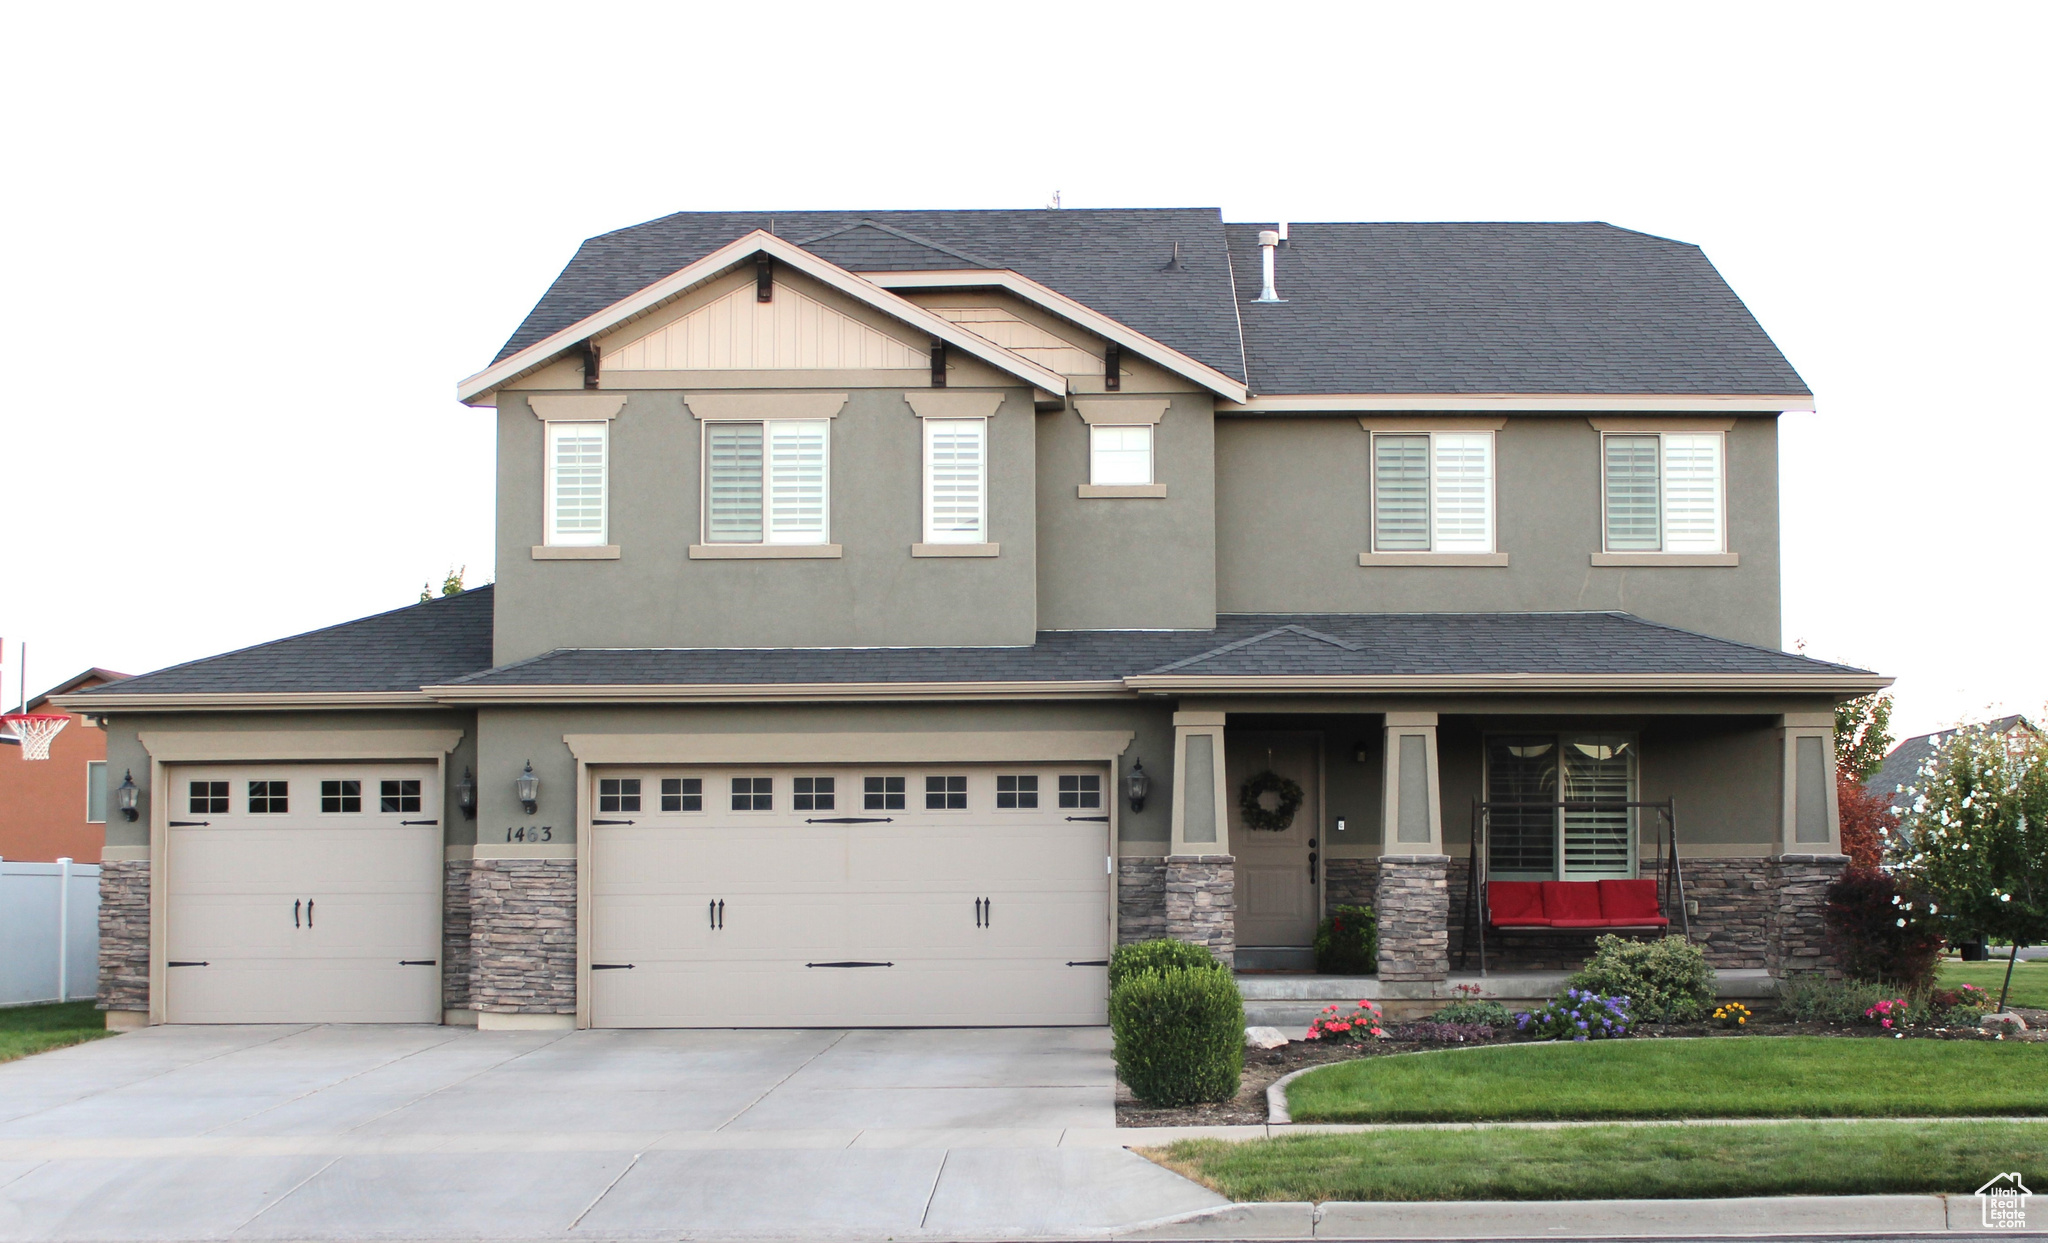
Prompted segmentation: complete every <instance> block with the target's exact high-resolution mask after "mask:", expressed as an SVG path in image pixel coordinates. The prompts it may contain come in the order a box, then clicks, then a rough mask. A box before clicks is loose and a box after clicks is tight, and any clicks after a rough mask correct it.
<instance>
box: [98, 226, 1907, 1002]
mask: <svg viewBox="0 0 2048 1243" xmlns="http://www.w3.org/2000/svg"><path fill="white" fill-rule="evenodd" d="M458 395H459V397H460V398H461V400H462V401H463V402H465V403H467V404H468V405H470V406H472V407H475V408H476V409H477V410H478V411H479V412H480V413H482V414H483V415H484V417H490V418H492V419H494V420H495V421H496V426H497V444H498V453H497V485H498V486H497V505H498V508H497V539H498V547H497V556H498V564H497V580H496V583H495V585H494V586H492V587H488V588H485V589H482V590H476V591H471V592H468V593H466V594H464V595H460V596H456V597H453V598H448V599H441V600H435V601H433V602H432V603H427V604H422V605H419V606H417V607H413V608H405V609H399V610H397V611H394V612H390V613H384V614H380V615H378V616H374V617H368V618H364V619H362V620H359V621H354V622H349V623H346V624H344V625H340V626H336V627H333V628H330V629H327V630H321V631H316V632H313V633H310V634H305V635H300V636H297V637H295V638H289V639H283V640H280V641H278V642H275V643H270V644H265V645H263V646H260V647H256V648H251V649H247V650H244V651H240V652H233V653H229V654H227V655H223V656H217V657H213V658H211V659H207V660H202V661H197V662H194V663H191V664H187V665H182V666H178V667H176V668H172V669H166V670H163V671H160V672H157V673H153V674H148V675H145V676H142V677H138V678H135V679H132V680H130V681H126V682H122V683H120V684H118V685H115V686H110V687H105V688H101V689H98V690H95V691H91V692H89V693H84V694H78V695H72V696H68V697H66V698H65V699H64V701H63V702H64V704H65V706H66V707H72V708H76V709H78V710H81V711H87V712H91V713H93V714H94V715H95V716H96V717H99V718H101V719H103V720H104V721H105V722H106V727H107V730H108V736H109V750H108V759H109V763H110V771H112V772H122V773H129V774H132V776H133V780H134V782H135V784H136V785H137V786H138V787H139V793H138V796H137V797H136V800H135V803H136V808H137V811H136V818H135V819H134V820H133V821H126V820H117V821H114V822H111V823H110V825H109V831H108V839H107V848H106V851H105V856H104V857H105V859H106V860H107V862H106V864H105V865H104V866H105V872H104V877H105V882H104V883H105V896H106V905H105V910H106V916H105V919H104V928H105V930H104V933H103V945H104V947H105V950H104V957H105V967H104V973H103V974H104V979H103V984H102V989H103V991H102V998H103V1000H102V1004H103V1005H104V1006H105V1007H107V1008H108V1009H109V1010H110V1011H113V1012H114V1013H112V1014H110V1016H109V1017H110V1021H112V1022H116V1023H134V1022H142V1021H171V1022H209V1021H236V1022H242V1021H264V1020H314V1019H335V1020H354V1021H432V1020H435V1019H439V1018H443V1017H444V1015H445V1018H446V1020H447V1021H450V1022H477V1023H480V1024H482V1025H484V1026H487V1027H529V1028H530V1027H565V1026H570V1025H589V1026H776V1025H827V1024H831V1025H838V1024H850V1025H862V1024H870V1025H898V1024H1059V1023H1079V1024H1090V1023H1100V1022H1103V1021H1104V1017H1105V998H1104V992H1105V982H1104V971H1103V967H1104V960H1105V959H1106V958H1107V956H1108V953H1109V950H1110V947H1111V946H1112V945H1114V944H1116V943H1118V942H1119V941H1129V940H1133V939H1139V938H1146V937H1154V936H1160V935H1170V936H1175V937H1182V938H1187V939H1191V940H1195V941H1199V942H1202V943H1206V944H1208V945H1210V946H1211V947H1213V948H1214V950H1215V951H1216V952H1217V953H1218V954H1220V955H1223V956H1226V957H1230V956H1232V955H1234V956H1235V958H1236V961H1237V962H1238V964H1239V965H1240V966H1265V967H1281V968H1285V967H1301V966H1306V965H1307V957H1308V947H1309V945H1310V944H1311V941H1312V938H1313V934H1314V929H1315V926H1316V923H1317V920H1318V918H1319V916H1320V915H1321V913H1322V912H1323V911H1324V910H1325V909H1326V908H1327V907H1329V906H1330V905H1332V904H1334V903H1339V902H1360V901H1364V902H1376V903H1377V904H1378V906H1379V908H1380V915H1381V921H1382V934H1383V935H1382V958H1381V966H1382V975H1383V978H1384V979H1385V980H1387V981H1389V982H1390V984H1405V985H1409V986H1413V987H1416V988H1422V989H1427V988H1428V987H1431V986H1432V984H1433V982H1435V981H1441V980H1442V979H1443V978H1444V975H1445V973H1446V971H1447V970H1448V967H1449V962H1448V958H1449V955H1450V953H1451V951H1452V949H1453V943H1454V941H1456V940H1458V939H1459V938H1461V937H1462V935H1463V932H1464V931H1465V929H1466V928H1467V927H1469V926H1472V924H1471V920H1472V919H1473V918H1474V917H1473V916H1472V915H1470V914H1469V913H1468V895H1471V894H1473V892H1474V890H1475V889H1476V888H1477V885H1476V882H1477V881H1478V880H1480V879H1482V878H1491V879H1492V880H1493V881H1499V880H1557V881H1573V880H1594V879H1618V878H1634V877H1639V876H1640V877H1655V878H1659V879H1660V880H1668V878H1669V877H1670V863H1669V860H1670V857H1671V850H1672V840H1673V838H1672V822H1673V821H1674V820H1675V821H1676V823H1677V830H1678V831H1677V836H1676V843H1677V851H1678V853H1679V855H1680V856H1681V857H1682V858H1683V860H1684V868H1685V877H1686V879H1687V881H1688V883H1689V885H1690V888H1688V890H1687V891H1686V893H1687V894H1688V895H1689V896H1688V897H1686V898H1683V899H1681V898H1679V897H1678V896H1677V894H1676V890H1675V888H1673V887H1670V886H1668V885H1667V887H1666V889H1665V890H1663V891H1661V894H1662V896H1660V899H1659V900H1660V902H1662V903H1664V909H1665V910H1666V913H1667V915H1669V916H1671V917H1673V918H1674V922H1677V923H1680V924H1681V925H1685V924H1689V926H1690V930H1691V933H1692V935H1693V936H1694V937H1695V938H1697V939H1700V940H1702V941H1703V942H1704V943H1705V944H1706V946H1707V947H1708V950H1709V952H1710V954H1711V955H1713V957H1714V958H1715V960H1716V961H1717V962H1720V963H1722V964H1724V965H1730V966H1764V965H1769V966H1771V967H1772V968H1773V969H1774V970H1778V971H1792V970H1797V969H1800V968H1801V967H1803V966H1811V965H1812V956H1813V952H1814V951H1813V947H1812V944H1811V931H1812V922H1813V911H1814V903H1815V894H1816V887H1817V884H1818V882H1819V880H1821V879H1824V878H1825V877H1826V876H1827V875H1829V874H1830V870H1831V869H1832V868H1834V867H1838V866H1839V863H1840V859H1839V857H1838V855H1837V840H1838V834H1837V829H1836V819H1835V814H1834V808H1833V791H1834V779H1833V772H1832V766H1833V765H1832V755H1833V749H1832V737H1831V725H1832V721H1833V715H1832V713H1833V708H1834V706H1835V704H1836V703H1837V702H1838V701H1839V700H1842V699H1844V698H1847V697H1850V696H1854V695H1858V694H1862V693H1865V692H1868V691H1870V690H1873V689H1876V688H1878V687H1881V686H1883V685H1886V684H1887V679H1885V678H1882V677H1879V676H1876V675H1874V674H1871V673H1867V672H1864V671H1861V670H1856V669H1851V668H1846V667H1843V666H1840V665H1834V664H1828V663H1824V662H1821V661H1818V660H1812V659H1806V658H1804V657H1801V656H1797V655H1791V654H1788V653H1786V652H1784V651H1782V650H1781V649H1780V648H1779V641H1780V635H1779V560H1778V469H1779V468H1778V456H1777V420H1778V417H1779V415H1780V414H1781V413H1783V412H1786V411H1800V410H1809V409H1811V408H1812V399H1811V397H1810V395H1809V394H1808V392H1807V389H1806V386H1805V385H1804V384H1803V383H1802V382H1801V380H1800V378H1799V376H1798V375H1797V374H1796V373H1795V372H1794V371H1793V369H1792V367H1791V366H1790V365H1789V364H1788V363H1787V362H1786V360H1785V359H1784V357H1783V356H1782V355H1781V354H1780V353H1779V351H1778V350H1777V348H1776V347H1775V346H1774V345H1773V344H1772V343H1771V341H1770V339H1769V338H1768V337H1767V336H1766V335H1765V334H1764V332H1763V331H1762V329H1761V328H1760V327H1759V326H1758V324H1757V323H1756V321H1755V320H1754V318H1753V317H1752V316H1751V315H1750V314H1749V312H1748V311H1747V310H1746V309H1745V308H1744V306H1743V305H1742V303H1741V302H1740V301H1739V300H1738V299H1737V298H1736V296H1735V294H1734V293H1733V292H1732V291H1731V290H1730V289H1729V288H1728V286H1727V285H1726V284H1725V283H1724V282H1723V281H1722V279H1721V278H1720V276H1719V275H1718V274H1717V273H1716V272H1715V270H1714V268H1713V267H1712V266H1711V265H1710V264H1709V263H1708V262H1707V259H1706V258H1705V256H1704V255H1702V254H1701V252H1700V251H1699V249H1698V248H1696V247H1694V246H1690V245H1685V244H1682V243H1678V242H1673V241H1670V240H1667V239H1664V238H1659V237H1653V236H1649V235H1646V234H1642V233H1635V232H1630V231H1628V230H1624V229H1617V228H1613V227H1611V226H1608V225H1603V224H1357V223H1328V224H1296V225H1294V226H1293V228H1292V229H1291V231H1290V230H1289V229H1288V228H1287V227H1285V226H1280V227H1277V228H1274V229H1266V228H1263V227H1261V226H1258V225H1248V224H1231V223H1226V222H1225V221H1223V220H1222V218H1221V216H1220V213H1218V212H1216V211H1214V210H1193V209H1190V210H1156V211H1155V210H1142V211H1122V210H1118V211H918V212H870V213H859V212H791V213H776V214H772V215H771V214H766V213H731V212H728V213H685V214H680V215H675V216H669V217H664V218H662V219H659V220H655V221H651V222H649V223H646V224H642V225H638V226H635V227H632V228H628V229H622V230H620V231H618V232H615V233H609V234H605V235H603V236H600V237H596V238H592V239H591V240H589V241H587V242H585V243H584V244H583V246H582V248H581V249H580V250H579V251H578V252H577V254H576V256H575V258H574V259H572V260H571V261H570V263H569V265H568V267H567V268H566V269H565V270H564V271H563V272H562V274H561V276H560V277H559V278H558V279H557V280H556V282H555V283H554V285H553V286H552V287H551V288H550V289H549V290H548V291H547V293H546V294H545V295H544V296H543V297H542V298H541V300H540V302H539V304H538V305H537V306H536V307H535V308H534V309H533V311H532V312H531V313H530V314H529V315H528V316H527V318H526V321H525V322H524V323H523V324H521V325H520V326H519V328H518V330H517V331H516V332H514V333H513V334H512V337H511V339H510V340H509V341H508V342H507V343H506V345H505V347H504V349H503V350H502V351H501V352H500V354H499V356H498V357H497V358H496V359H495V360H493V361H492V362H491V363H490V365H489V366H487V367H485V368H484V369H483V370H481V371H479V372H478V373H477V374H475V375H473V376H471V377H470V378H468V379H466V380H464V381H462V382H461V384H460V385H459V388H458ZM1475 872H1477V873H1479V875H1475ZM1687 903H1689V904H1690V905H1684V904H1687ZM1480 905H1481V906H1482V907H1483V905H1484V904H1483V903H1481V904H1480ZM1681 905H1684V909H1683V910H1682V911H1681V910H1680V909H1678V908H1679V906H1681ZM1478 918H1480V919H1482V920H1483V918H1484V914H1483V911H1482V913H1481V914H1480V915H1479V916H1478ZM1584 939H1585V938H1584V937H1581V938H1580V940H1579V941H1578V942H1570V941H1569V939H1568V938H1567V939H1566V940H1562V941H1561V940H1557V939H1551V940H1542V941H1540V942H1539V941H1536V940H1532V941H1531V942H1530V945H1529V946H1527V947H1524V949H1523V950H1522V951H1518V950H1517V947H1516V944H1515V943H1514V940H1513V938H1506V939H1505V940H1503V939H1502V938H1500V937H1496V939H1495V940H1496V948H1495V950H1494V952H1495V953H1496V954H1505V956H1506V957H1505V960H1504V961H1507V962H1508V963H1509V964H1510V965H1512V964H1513V963H1514V962H1515V961H1517V960H1516V958H1515V955H1516V954H1517V952H1523V953H1525V958H1524V959H1523V960H1522V961H1533V960H1535V959H1539V958H1545V957H1546V956H1549V957H1554V956H1555V955H1556V954H1558V953H1559V952H1562V951H1560V950H1559V948H1558V947H1559V946H1561V945H1568V944H1572V945H1576V949H1572V950H1570V951H1569V952H1571V953H1580V954H1582V953H1583V952H1584V951H1585V945H1584ZM1457 948H1460V949H1462V948H1464V947H1463V946H1462V945H1459V946H1457Z"/></svg>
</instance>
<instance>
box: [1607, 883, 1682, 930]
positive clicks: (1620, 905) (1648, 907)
mask: <svg viewBox="0 0 2048 1243" xmlns="http://www.w3.org/2000/svg"><path fill="white" fill-rule="evenodd" d="M1600 914H1601V917H1602V918H1604V919H1605V920H1606V921H1607V925H1608V927H1610V928H1668V927H1670V926H1671V921H1670V920H1668V919H1666V918H1665V917H1664V916H1662V915H1660V914H1658V913H1657V882H1656V881H1655V880H1603V881H1601V882H1600Z"/></svg>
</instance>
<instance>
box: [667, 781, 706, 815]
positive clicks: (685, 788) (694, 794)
mask: <svg viewBox="0 0 2048 1243" xmlns="http://www.w3.org/2000/svg"><path fill="white" fill-rule="evenodd" d="M661 809H662V810H663V811H703V810H704V779H703V778H702V777H663V778H662V779H661Z"/></svg>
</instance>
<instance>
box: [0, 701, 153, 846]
mask: <svg viewBox="0 0 2048 1243" xmlns="http://www.w3.org/2000/svg"><path fill="white" fill-rule="evenodd" d="M127 676H128V675H127V674H125V673H115V672H114V671H112V670H111V669H88V670H86V671H85V672H84V673H81V674H79V675H78V676H76V677H73V678H66V679H65V680H64V681H62V682H60V683H58V684H57V685H56V686H53V687H51V688H50V689H49V690H46V691H44V692H43V693H42V694H40V695H37V696H36V697H35V698H33V699H31V700H29V701H28V703H27V704H26V705H24V706H23V707H22V709H21V711H23V712H36V713H52V714H54V713H57V712H59V711H63V709H60V708H57V707H54V706H52V705H51V703H50V699H51V697H52V696H55V695H70V694H76V693H77V692H79V691H86V690H91V689H92V688H93V687H95V686H104V685H105V684H107V683H109V682H119V681H121V680H122V679H123V678H125V677H127ZM69 716H70V717H71V723H70V724H69V725H66V726H65V727H64V729H63V730H62V732H60V733H59V734H58V735H57V736H56V737H55V738H54V739H52V740H51V741H50V758H49V759H47V760H24V759H22V758H21V745H20V742H19V740H18V739H16V738H15V737H14V735H13V734H12V733H9V732H7V731H6V730H4V729H0V859H8V860H12V861H15V862H21V863H52V862H55V861H56V860H58V859H72V860H75V861H76V862H79V863H98V862H99V861H100V846H101V845H102V844H103V843H104V841H105V839H106V827H107V826H106V821H107V791H108V788H109V785H110V784H112V785H119V784H120V782H121V778H120V775H119V774H118V773H117V774H115V776H114V779H113V781H112V783H109V782H108V780H107V735H106V732H105V731H104V730H101V729H97V728H95V727H93V726H91V725H89V724H87V723H86V721H85V720H84V719H83V714H82V713H79V712H76V711H73V712H70V713H69Z"/></svg>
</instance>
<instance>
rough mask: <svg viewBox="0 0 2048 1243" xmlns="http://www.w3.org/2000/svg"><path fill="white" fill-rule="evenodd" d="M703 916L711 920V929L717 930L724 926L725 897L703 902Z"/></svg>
mask: <svg viewBox="0 0 2048 1243" xmlns="http://www.w3.org/2000/svg"><path fill="white" fill-rule="evenodd" d="M704 915H705V918H707V919H709V920H710V921H711V930H712V931H713V932H718V931H720V930H721V929H723V928H724V927H725V899H724V898H715V899H713V900H712V901H710V902H706V903H705V904H704Z"/></svg>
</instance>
